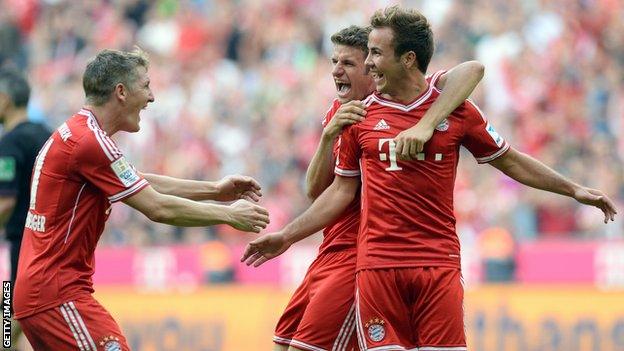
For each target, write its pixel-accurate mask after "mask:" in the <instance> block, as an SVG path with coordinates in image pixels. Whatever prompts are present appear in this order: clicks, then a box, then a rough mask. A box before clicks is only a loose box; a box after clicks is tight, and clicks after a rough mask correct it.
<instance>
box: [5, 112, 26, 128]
mask: <svg viewBox="0 0 624 351" xmlns="http://www.w3.org/2000/svg"><path fill="white" fill-rule="evenodd" d="M27 120H28V114H27V113H26V109H25V108H18V109H15V110H13V111H11V112H9V113H7V115H6V117H5V118H4V131H5V132H8V131H10V130H11V129H13V128H15V127H16V126H17V125H18V124H20V123H22V122H26V121H27Z"/></svg>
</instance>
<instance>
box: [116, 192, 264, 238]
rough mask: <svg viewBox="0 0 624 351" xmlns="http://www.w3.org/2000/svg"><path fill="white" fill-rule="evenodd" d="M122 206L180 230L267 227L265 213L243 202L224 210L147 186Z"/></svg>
mask: <svg viewBox="0 0 624 351" xmlns="http://www.w3.org/2000/svg"><path fill="white" fill-rule="evenodd" d="M124 202H125V203H126V204H127V205H129V206H132V207H133V208H135V209H136V210H138V211H140V212H141V213H143V214H144V215H146V216H147V217H148V218H149V219H151V220H152V221H154V222H159V223H165V224H170V225H175V226H180V227H203V226H210V225H214V224H228V225H230V226H232V227H234V228H236V229H238V230H242V231H246V232H256V233H258V232H260V230H262V229H264V228H266V226H267V224H268V223H269V212H268V211H267V210H266V209H265V208H263V207H260V206H258V205H255V204H253V203H251V202H249V201H247V200H239V201H236V202H235V203H233V204H231V205H228V206H226V205H218V204H209V203H202V202H196V201H192V200H188V199H184V198H181V197H177V196H173V195H166V194H161V193H159V192H157V191H156V190H154V188H152V187H151V186H148V187H146V188H144V189H143V190H141V191H139V192H138V193H137V194H135V195H132V196H130V197H129V198H127V199H125V200H124Z"/></svg>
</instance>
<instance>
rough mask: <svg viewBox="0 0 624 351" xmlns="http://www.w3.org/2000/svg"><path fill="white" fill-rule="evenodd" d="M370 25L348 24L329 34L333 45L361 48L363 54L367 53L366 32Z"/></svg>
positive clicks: (368, 30) (369, 29)
mask: <svg viewBox="0 0 624 351" xmlns="http://www.w3.org/2000/svg"><path fill="white" fill-rule="evenodd" d="M370 31H371V28H370V27H360V26H349V27H347V28H343V29H341V30H339V31H338V32H336V33H334V35H332V36H331V41H332V43H334V45H345V46H350V47H354V48H357V49H360V50H362V52H363V53H364V55H368V34H369V33H370Z"/></svg>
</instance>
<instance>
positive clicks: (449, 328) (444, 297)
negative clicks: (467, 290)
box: [356, 267, 466, 351]
mask: <svg viewBox="0 0 624 351" xmlns="http://www.w3.org/2000/svg"><path fill="white" fill-rule="evenodd" d="M356 284H357V293H356V301H357V307H358V309H357V314H358V327H357V331H358V342H359V343H360V348H361V349H362V350H371V351H372V350H380V351H381V350H383V351H398V350H413V349H418V350H419V351H420V350H422V351H433V350H453V351H464V350H466V333H465V330H464V308H463V302H464V287H463V284H462V277H461V271H460V270H459V269H458V268H445V267H415V268H391V269H371V270H362V271H360V272H358V274H357V277H356Z"/></svg>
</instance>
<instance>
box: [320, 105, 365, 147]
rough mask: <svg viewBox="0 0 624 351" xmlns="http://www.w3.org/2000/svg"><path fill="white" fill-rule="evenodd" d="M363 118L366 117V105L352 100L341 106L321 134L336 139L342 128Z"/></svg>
mask: <svg viewBox="0 0 624 351" xmlns="http://www.w3.org/2000/svg"><path fill="white" fill-rule="evenodd" d="M364 116H366V105H364V103H362V102H361V101H358V100H353V101H349V102H347V103H346V104H342V105H341V106H340V107H339V108H338V111H336V114H334V117H332V119H331V121H329V123H328V124H327V126H326V127H325V129H324V130H323V134H325V135H326V136H328V137H330V138H336V137H337V136H338V135H340V132H341V131H342V128H343V127H344V126H348V125H351V124H355V123H358V122H361V121H363V120H364Z"/></svg>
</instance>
